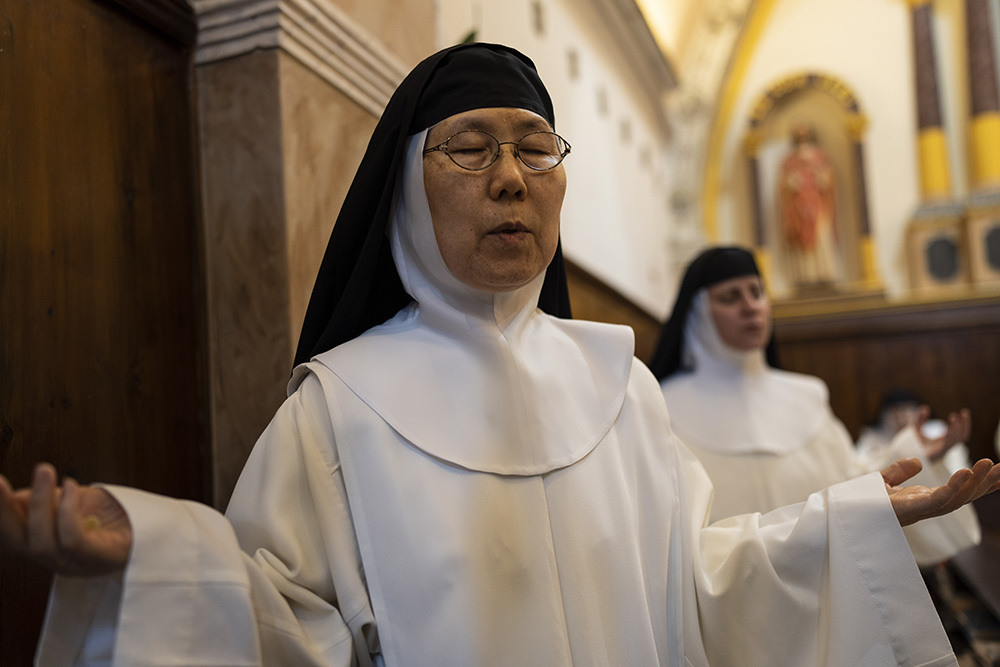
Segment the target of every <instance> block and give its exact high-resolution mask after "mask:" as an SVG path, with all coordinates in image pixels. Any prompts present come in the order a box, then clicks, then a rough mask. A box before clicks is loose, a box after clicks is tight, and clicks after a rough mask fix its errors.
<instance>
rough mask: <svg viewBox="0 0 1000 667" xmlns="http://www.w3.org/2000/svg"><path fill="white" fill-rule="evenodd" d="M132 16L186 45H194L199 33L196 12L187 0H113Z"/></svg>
mask: <svg viewBox="0 0 1000 667" xmlns="http://www.w3.org/2000/svg"><path fill="white" fill-rule="evenodd" d="M112 1H113V2H114V3H115V4H117V5H119V6H120V7H122V8H123V9H124V10H125V11H127V12H128V13H129V14H131V15H132V16H135V17H136V18H138V19H140V20H141V21H143V22H145V23H146V24H148V25H149V26H151V27H153V28H154V29H156V30H158V31H160V32H162V33H163V34H165V35H167V36H168V37H170V38H171V39H174V40H176V41H178V42H180V43H181V44H183V45H184V46H193V45H194V44H195V38H196V36H197V33H198V27H197V24H196V23H195V17H194V12H193V11H192V9H191V6H190V5H189V4H188V3H187V2H186V0H112Z"/></svg>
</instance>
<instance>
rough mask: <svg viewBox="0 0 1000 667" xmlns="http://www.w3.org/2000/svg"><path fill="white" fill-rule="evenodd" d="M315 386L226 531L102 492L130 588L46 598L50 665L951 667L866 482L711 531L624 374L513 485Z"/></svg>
mask: <svg viewBox="0 0 1000 667" xmlns="http://www.w3.org/2000/svg"><path fill="white" fill-rule="evenodd" d="M576 324H579V323H576ZM309 370H310V371H311V374H310V375H308V376H307V377H306V378H305V379H304V380H303V381H302V384H301V385H300V386H299V388H298V389H297V391H295V393H293V394H292V396H291V397H290V398H289V399H288V401H287V402H286V403H285V404H284V405H283V406H282V408H281V409H280V410H279V412H278V414H277V415H276V416H275V418H274V420H273V421H272V423H271V424H270V426H269V427H268V429H267V431H266V432H265V433H264V435H263V436H262V437H261V439H260V441H259V442H258V444H257V446H256V447H255V449H254V451H253V454H252V455H251V458H250V460H249V462H248V464H247V467H246V470H245V471H244V474H243V476H242V477H241V480H240V483H239V485H238V488H237V490H236V493H235V495H234V497H233V503H232V505H231V507H230V509H229V511H228V519H229V520H228V522H227V521H226V520H225V519H223V518H222V517H221V516H220V515H218V514H217V513H215V512H214V511H213V510H211V509H210V508H207V507H204V506H200V505H197V504H194V503H190V502H185V501H178V500H172V499H167V498H161V497H157V496H153V495H150V494H146V493H144V492H140V491H135V490H130V489H123V488H115V487H111V490H112V491H113V493H114V494H115V495H116V497H117V498H119V500H120V501H121V502H122V503H123V505H124V506H125V508H126V510H127V511H128V513H129V516H130V519H131V520H132V524H133V526H134V527H135V548H134V552H133V555H132V560H131V563H130V565H129V567H128V570H127V571H126V573H125V576H124V585H123V586H122V585H121V582H119V581H118V580H116V579H115V578H99V579H93V580H91V579H71V578H62V577H58V578H57V580H56V583H55V588H54V591H53V599H52V604H51V606H50V610H49V615H48V618H47V622H46V629H45V634H44V636H43V640H42V644H41V650H40V653H39V664H40V665H99V664H113V665H122V666H125V665H128V666H134V665H168V664H169V665H258V664H264V665H349V664H354V663H353V662H352V660H354V659H360V660H361V661H362V664H364V661H365V660H367V659H368V656H369V652H377V651H378V650H379V649H380V650H381V656H382V657H381V658H380V660H384V663H385V664H386V665H428V666H435V667H441V666H444V665H456V666H463V667H464V666H467V665H676V666H678V667H681V666H683V665H687V664H690V665H708V664H712V665H803V666H804V665H814V664H815V665H843V666H844V667H856V666H857V665H927V666H930V665H954V664H956V663H955V660H954V656H953V655H952V654H951V651H950V648H949V645H948V641H947V639H946V637H945V635H944V632H943V630H942V628H941V626H940V623H939V621H938V620H937V617H936V615H935V612H934V608H933V605H932V603H931V601H930V599H929V597H928V595H927V593H926V590H925V589H924V586H923V583H922V581H921V579H920V576H919V573H918V572H917V569H916V566H915V564H914V563H913V560H912V558H911V557H910V555H909V553H908V551H907V548H906V543H905V541H904V538H903V534H902V531H901V529H900V528H899V524H898V523H897V521H896V519H895V516H894V514H893V512H892V509H891V506H890V504H889V501H888V498H887V497H886V495H885V491H884V488H883V484H882V482H881V480H880V479H879V477H878V476H877V475H869V476H866V477H863V478H860V479H857V480H853V481H850V482H846V483H844V484H840V485H836V486H834V487H832V488H831V489H829V490H828V491H825V492H823V493H819V494H815V495H813V496H811V497H810V498H809V500H808V502H806V503H804V504H800V505H797V506H793V507H790V508H785V509H783V510H779V511H777V512H774V513H772V514H769V515H765V516H760V515H748V516H742V517H738V518H733V519H730V520H727V521H724V522H722V523H719V524H716V525H714V526H712V527H708V528H705V527H703V524H704V523H705V520H706V517H707V513H708V507H709V503H710V499H711V494H712V490H711V487H710V485H709V483H708V481H707V479H706V477H705V475H704V472H703V471H702V469H701V468H700V466H699V465H698V464H697V462H696V461H695V459H694V458H693V457H692V456H691V455H690V453H689V452H688V451H687V450H686V449H685V448H684V447H683V446H682V445H681V444H680V443H679V442H678V440H677V439H676V438H674V437H673V436H672V435H670V425H669V422H668V417H667V413H666V410H665V408H664V406H663V402H662V400H660V397H659V392H658V390H657V386H656V381H655V379H654V378H653V377H652V376H651V375H650V374H649V373H648V371H647V370H646V369H645V368H644V367H643V366H642V365H641V364H638V363H637V362H636V363H634V365H633V367H632V371H631V377H630V380H629V382H628V392H627V396H626V399H625V401H624V403H623V405H622V409H621V412H620V414H619V415H618V417H617V419H616V420H615V424H614V426H613V428H612V429H611V430H610V431H609V432H608V433H607V435H606V436H605V437H604V438H603V439H602V440H601V441H600V442H599V443H597V445H596V446H595V447H594V448H593V449H592V451H590V452H589V453H588V454H587V455H585V456H583V457H582V458H581V459H580V460H579V461H577V462H576V463H574V464H572V465H569V466H566V467H564V468H561V469H558V470H554V471H552V472H549V473H545V474H539V475H524V476H511V475H498V474H492V473H483V472H478V471H474V470H469V469H466V468H463V467H460V466H456V465H454V464H450V463H448V462H445V461H442V460H440V459H436V458H434V457H433V456H430V455H428V454H426V453H424V452H423V451H421V450H420V449H419V448H417V447H414V446H413V444H412V443H410V442H408V441H407V440H406V439H404V438H403V437H401V436H400V435H399V434H398V433H397V432H395V431H394V430H393V429H392V428H391V427H390V426H389V425H388V424H387V423H386V422H385V421H384V420H383V419H382V418H380V417H379V416H378V415H377V414H376V413H375V412H373V411H372V410H370V409H368V408H366V406H365V404H364V403H363V402H362V401H361V400H360V399H359V398H358V397H357V395H355V394H354V392H352V391H351V390H350V388H348V387H347V386H346V385H345V384H344V383H343V382H342V381H341V380H340V379H339V378H338V377H337V376H336V374H334V373H333V372H332V371H331V370H329V369H328V368H327V367H326V366H324V365H322V364H321V363H313V364H310V366H309ZM327 408H329V410H328V409H327ZM352 440H354V442H351V441H352ZM875 536H877V539H873V537H875ZM91 612H92V613H91ZM355 653H357V656H356V658H355V657H354V656H353V654H355ZM685 660H686V661H687V662H685Z"/></svg>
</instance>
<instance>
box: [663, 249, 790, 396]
mask: <svg viewBox="0 0 1000 667" xmlns="http://www.w3.org/2000/svg"><path fill="white" fill-rule="evenodd" d="M748 275H754V276H759V275H760V271H759V270H758V269H757V262H755V261H754V258H753V254H752V253H751V252H750V251H749V250H746V249H745V248H740V247H738V246H719V247H715V248H709V249H707V250H704V251H702V253H701V254H700V255H698V256H697V257H695V258H694V259H693V260H691V263H690V264H688V267H687V269H686V270H685V271H684V278H683V279H682V280H681V286H680V289H679V290H678V292H677V300H676V301H674V309H673V311H672V312H671V313H670V319H668V320H667V323H666V324H664V325H663V331H662V332H661V334H660V340H659V342H658V343H657V345H656V351H655V352H654V353H653V358H652V360H650V362H649V369H650V370H651V371H653V375H655V376H656V379H657V380H660V381H661V382H662V381H663V380H665V379H667V378H668V377H670V376H671V375H673V374H674V373H677V372H679V371H682V370H690V369H685V368H684V331H685V329H686V326H687V318H688V313H690V312H691V305H692V302H693V301H694V297H695V295H696V294H697V293H698V292H699V291H701V290H702V289H704V288H705V287H710V286H712V285H715V284H716V283H721V282H722V281H724V280H729V279H730V278H737V277H739V276H748ZM765 356H766V358H767V363H768V365H770V366H773V367H774V368H777V367H778V355H777V352H776V350H775V347H774V333H772V334H771V338H770V340H768V342H767V349H766V351H765Z"/></svg>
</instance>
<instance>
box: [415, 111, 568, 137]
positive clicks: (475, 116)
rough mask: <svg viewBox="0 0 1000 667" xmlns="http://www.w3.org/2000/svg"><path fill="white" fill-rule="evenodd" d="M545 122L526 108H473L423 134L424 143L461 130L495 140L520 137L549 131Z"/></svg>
mask: <svg viewBox="0 0 1000 667" xmlns="http://www.w3.org/2000/svg"><path fill="white" fill-rule="evenodd" d="M551 129H552V128H551V127H550V126H549V123H548V121H546V120H545V119H544V118H542V117H541V116H539V115H538V114H536V113H534V112H532V111H528V110H527V109H513V108H507V107H491V108H487V109H473V110H471V111H463V112H462V113H459V114H455V115H454V116H449V117H448V118H445V119H444V120H443V121H441V122H440V123H438V124H437V125H435V126H434V127H432V128H431V129H430V131H429V132H428V133H427V140H428V143H431V142H432V140H433V141H434V143H436V142H438V141H444V140H445V139H447V138H448V137H450V136H451V135H453V134H455V133H456V132H461V131H462V130H484V131H486V132H489V133H490V134H495V135H497V136H498V137H499V136H501V135H508V134H509V135H516V137H514V138H520V137H522V136H524V135H525V134H527V133H528V132H537V131H538V130H551Z"/></svg>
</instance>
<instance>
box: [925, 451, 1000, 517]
mask: <svg viewBox="0 0 1000 667" xmlns="http://www.w3.org/2000/svg"><path fill="white" fill-rule="evenodd" d="M992 470H993V464H992V462H991V461H990V460H989V459H982V460H980V461H977V462H976V464H975V465H974V466H972V468H971V469H969V468H964V469H962V470H959V471H958V472H956V473H955V474H954V475H952V477H951V479H950V480H948V484H947V485H946V486H945V487H939V488H938V489H935V492H934V494H932V495H936V494H937V492H938V491H941V490H942V489H944V488H946V489H948V490H949V491H950V492H951V493H950V497H949V498H947V501H946V502H945V503H944V506H943V507H942V510H943V512H942V513H947V512H951V511H953V510H956V509H958V508H959V507H961V506H962V505H965V504H968V503H970V502H972V501H973V500H975V499H976V498H978V497H979V496H981V495H983V493H985V491H986V490H987V489H988V488H989V487H990V485H991V482H990V480H991V479H994V478H993V477H992V475H991V473H992ZM994 481H995V480H994ZM944 496H945V494H944V493H942V494H941V495H940V496H939V497H942V498H943V497H944Z"/></svg>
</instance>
